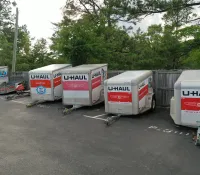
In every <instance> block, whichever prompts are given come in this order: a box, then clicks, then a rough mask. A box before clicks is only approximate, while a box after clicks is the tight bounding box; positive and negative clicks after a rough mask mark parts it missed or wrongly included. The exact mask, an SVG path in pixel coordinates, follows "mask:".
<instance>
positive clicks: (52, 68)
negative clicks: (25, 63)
mask: <svg viewBox="0 0 200 175" xmlns="http://www.w3.org/2000/svg"><path fill="white" fill-rule="evenodd" d="M67 67H71V64H51V65H48V66H44V67H40V68H37V69H33V70H31V71H29V73H49V74H52V73H53V72H54V71H57V70H60V69H65V68H67Z"/></svg>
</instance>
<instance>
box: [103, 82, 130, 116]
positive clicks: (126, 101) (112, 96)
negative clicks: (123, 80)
mask: <svg viewBox="0 0 200 175" xmlns="http://www.w3.org/2000/svg"><path fill="white" fill-rule="evenodd" d="M105 96H106V97H105V99H106V103H105V105H107V107H106V108H105V110H106V112H108V113H111V114H124V115H128V114H130V115H131V114H132V113H133V107H132V91H131V85H111V84H109V85H107V86H105Z"/></svg>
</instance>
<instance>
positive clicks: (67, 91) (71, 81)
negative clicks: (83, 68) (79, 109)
mask: <svg viewBox="0 0 200 175" xmlns="http://www.w3.org/2000/svg"><path fill="white" fill-rule="evenodd" d="M62 84H63V104H65V105H76V104H77V105H80V102H81V103H86V104H87V105H88V101H89V75H88V74H66V73H65V74H63V75H62Z"/></svg>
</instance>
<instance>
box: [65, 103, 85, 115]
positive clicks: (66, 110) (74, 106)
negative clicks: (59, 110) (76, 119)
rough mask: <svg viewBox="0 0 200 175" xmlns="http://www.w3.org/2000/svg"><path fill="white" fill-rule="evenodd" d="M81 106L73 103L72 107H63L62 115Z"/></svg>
mask: <svg viewBox="0 0 200 175" xmlns="http://www.w3.org/2000/svg"><path fill="white" fill-rule="evenodd" d="M81 107H82V106H80V105H73V107H72V108H65V109H64V110H63V115H68V114H71V113H72V111H75V110H76V109H79V108H81Z"/></svg>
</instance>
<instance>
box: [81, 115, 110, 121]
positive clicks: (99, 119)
mask: <svg viewBox="0 0 200 175" xmlns="http://www.w3.org/2000/svg"><path fill="white" fill-rule="evenodd" d="M83 116H84V117H87V118H92V119H96V120H103V121H106V119H102V118H94V117H91V116H88V115H83Z"/></svg>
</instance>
